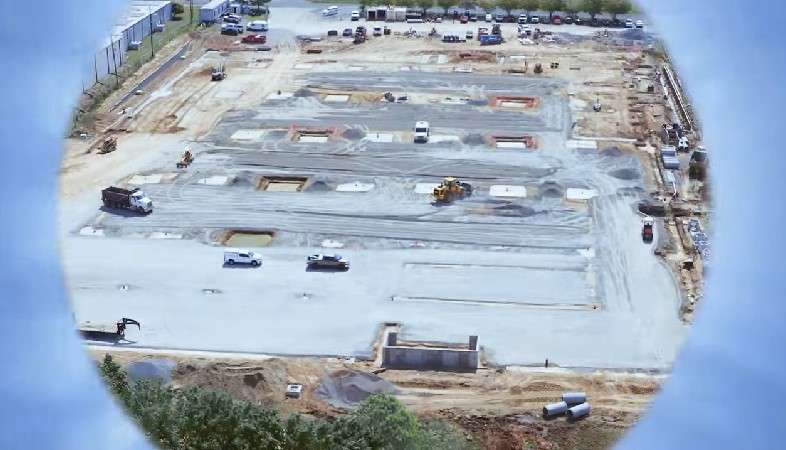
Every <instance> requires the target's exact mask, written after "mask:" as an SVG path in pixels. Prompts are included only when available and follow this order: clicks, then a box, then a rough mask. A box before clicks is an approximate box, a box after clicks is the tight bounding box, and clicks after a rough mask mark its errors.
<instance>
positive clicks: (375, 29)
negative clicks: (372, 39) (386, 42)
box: [373, 27, 382, 36]
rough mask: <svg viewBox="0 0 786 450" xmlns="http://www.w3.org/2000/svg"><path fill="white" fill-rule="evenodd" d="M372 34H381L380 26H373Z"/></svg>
mask: <svg viewBox="0 0 786 450" xmlns="http://www.w3.org/2000/svg"><path fill="white" fill-rule="evenodd" d="M373 34H374V36H382V27H374V32H373Z"/></svg>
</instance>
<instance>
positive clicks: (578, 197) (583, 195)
mask: <svg viewBox="0 0 786 450" xmlns="http://www.w3.org/2000/svg"><path fill="white" fill-rule="evenodd" d="M597 195H598V191H596V190H595V189H579V188H568V189H566V190H565V197H566V198H567V199H568V200H573V201H587V200H589V199H591V198H593V197H597Z"/></svg>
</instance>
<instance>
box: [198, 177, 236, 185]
mask: <svg viewBox="0 0 786 450" xmlns="http://www.w3.org/2000/svg"><path fill="white" fill-rule="evenodd" d="M228 181H229V177H228V176H225V175H213V176H211V177H207V178H201V179H199V180H197V183H198V184H205V185H208V186H224V185H226V184H227V182H228Z"/></svg>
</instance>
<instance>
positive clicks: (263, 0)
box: [251, 0, 270, 16]
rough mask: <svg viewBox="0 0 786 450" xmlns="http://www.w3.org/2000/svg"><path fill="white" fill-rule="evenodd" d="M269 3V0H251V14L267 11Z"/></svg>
mask: <svg viewBox="0 0 786 450" xmlns="http://www.w3.org/2000/svg"><path fill="white" fill-rule="evenodd" d="M268 3H270V0H251V5H252V6H253V7H252V8H251V15H252V16H260V15H262V14H265V13H267V12H268V10H267V4H268Z"/></svg>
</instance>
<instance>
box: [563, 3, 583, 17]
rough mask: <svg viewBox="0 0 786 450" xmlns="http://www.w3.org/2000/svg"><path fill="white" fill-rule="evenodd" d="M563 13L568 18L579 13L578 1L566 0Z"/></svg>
mask: <svg viewBox="0 0 786 450" xmlns="http://www.w3.org/2000/svg"><path fill="white" fill-rule="evenodd" d="M563 11H565V14H566V15H568V16H575V15H576V14H577V13H578V12H579V6H578V0H567V1H566V2H565V8H564V9H563Z"/></svg>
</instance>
